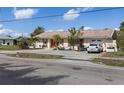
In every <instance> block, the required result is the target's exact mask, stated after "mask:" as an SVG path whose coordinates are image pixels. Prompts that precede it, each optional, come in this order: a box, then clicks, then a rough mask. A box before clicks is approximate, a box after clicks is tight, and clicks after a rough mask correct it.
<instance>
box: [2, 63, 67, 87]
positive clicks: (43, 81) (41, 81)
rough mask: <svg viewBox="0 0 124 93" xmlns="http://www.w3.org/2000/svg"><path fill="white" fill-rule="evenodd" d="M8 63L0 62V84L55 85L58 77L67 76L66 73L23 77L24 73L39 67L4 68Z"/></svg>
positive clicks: (8, 65)
mask: <svg viewBox="0 0 124 93" xmlns="http://www.w3.org/2000/svg"><path fill="white" fill-rule="evenodd" d="M10 65H11V64H8V63H7V64H0V85H55V84H58V83H59V80H60V79H62V78H65V77H68V76H67V75H58V76H51V77H45V78H42V77H39V76H30V77H24V75H26V74H28V73H31V72H33V71H35V70H37V69H39V68H33V67H29V68H25V69H21V70H15V71H14V70H9V69H6V68H7V67H11V66H10ZM13 67H14V66H13ZM15 67H16V66H15ZM17 67H19V66H17Z"/></svg>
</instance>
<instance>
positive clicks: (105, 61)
mask: <svg viewBox="0 0 124 93" xmlns="http://www.w3.org/2000/svg"><path fill="white" fill-rule="evenodd" d="M92 61H93V63H97V64H105V65H109V66H119V67H124V61H123V60H112V59H102V58H95V59H93V60H92Z"/></svg>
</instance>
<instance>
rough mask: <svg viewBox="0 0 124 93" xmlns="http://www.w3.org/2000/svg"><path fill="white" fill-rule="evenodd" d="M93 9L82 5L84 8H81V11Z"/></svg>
mask: <svg viewBox="0 0 124 93" xmlns="http://www.w3.org/2000/svg"><path fill="white" fill-rule="evenodd" d="M93 9H94V8H93V7H84V8H82V9H81V11H82V12H86V11H91V10H93Z"/></svg>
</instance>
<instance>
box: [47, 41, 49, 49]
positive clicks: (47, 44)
mask: <svg viewBox="0 0 124 93" xmlns="http://www.w3.org/2000/svg"><path fill="white" fill-rule="evenodd" d="M47 48H48V49H50V39H48V41H47Z"/></svg>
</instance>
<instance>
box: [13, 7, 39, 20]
mask: <svg viewBox="0 0 124 93" xmlns="http://www.w3.org/2000/svg"><path fill="white" fill-rule="evenodd" d="M37 13H38V10H37V9H31V8H27V9H20V10H17V9H16V8H14V16H15V18H16V19H25V18H32V16H33V15H35V14H37Z"/></svg>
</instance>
